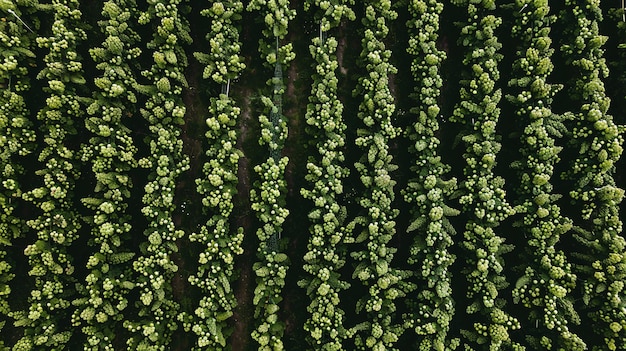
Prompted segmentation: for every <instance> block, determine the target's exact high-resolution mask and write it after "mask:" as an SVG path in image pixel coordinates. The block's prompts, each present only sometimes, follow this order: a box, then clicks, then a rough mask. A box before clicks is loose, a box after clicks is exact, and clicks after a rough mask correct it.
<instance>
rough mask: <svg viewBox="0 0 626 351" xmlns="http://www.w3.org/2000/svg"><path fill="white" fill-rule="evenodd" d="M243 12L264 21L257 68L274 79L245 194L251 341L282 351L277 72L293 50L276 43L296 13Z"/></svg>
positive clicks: (281, 6)
mask: <svg viewBox="0 0 626 351" xmlns="http://www.w3.org/2000/svg"><path fill="white" fill-rule="evenodd" d="M248 10H258V11H259V12H260V14H261V17H262V18H263V19H264V21H265V25H266V27H265V29H263V36H264V37H265V40H263V39H261V40H260V41H259V52H260V53H261V56H262V58H263V59H264V61H265V62H263V65H264V66H265V67H267V68H270V69H272V70H273V73H274V75H273V77H272V78H271V79H269V80H268V81H267V85H268V86H270V87H271V89H272V92H271V95H270V96H261V103H262V105H263V109H264V113H263V114H261V115H259V124H260V126H261V137H260V138H259V145H260V146H266V147H267V149H268V154H269V156H268V158H267V160H266V161H264V162H263V163H261V164H259V165H257V166H255V167H254V171H255V172H256V173H257V175H258V176H259V177H260V179H259V180H257V181H255V183H254V189H252V190H251V191H250V200H251V201H252V209H253V210H254V211H255V212H256V214H257V218H258V220H259V222H260V228H258V229H257V231H256V234H257V237H258V239H259V245H258V248H257V259H258V261H257V262H255V263H254V265H253V266H252V267H253V269H254V271H255V273H256V275H257V280H256V282H257V284H256V287H255V290H254V300H253V303H254V305H255V310H254V320H255V326H256V329H255V330H254V331H253V332H252V338H253V339H254V340H256V341H257V343H258V344H259V350H263V351H269V350H282V349H283V340H282V338H283V333H284V329H285V326H284V323H283V321H282V320H279V319H278V310H279V303H280V302H281V301H282V300H283V294H282V291H283V287H284V286H285V277H286V275H287V268H288V264H289V259H288V257H287V255H286V254H285V253H283V252H281V251H282V250H281V243H280V242H279V239H281V236H282V233H283V223H284V222H285V219H286V218H287V216H288V215H289V210H288V209H287V208H286V200H285V196H286V193H287V182H286V180H285V169H286V167H287V163H288V162H289V158H288V157H282V156H281V154H282V150H283V147H284V145H285V140H286V139H287V120H286V119H285V116H284V115H283V111H282V100H283V94H284V92H285V86H284V84H283V74H284V73H283V72H284V67H285V66H287V65H288V64H289V62H291V61H292V60H293V59H294V58H295V54H294V52H293V45H292V44H291V43H287V44H284V45H283V44H282V42H283V41H284V40H285V38H286V37H287V34H288V27H289V21H290V20H293V19H294V18H295V16H296V11H295V10H294V9H292V8H290V6H289V2H288V1H286V0H276V1H274V0H253V1H251V2H250V3H249V4H248Z"/></svg>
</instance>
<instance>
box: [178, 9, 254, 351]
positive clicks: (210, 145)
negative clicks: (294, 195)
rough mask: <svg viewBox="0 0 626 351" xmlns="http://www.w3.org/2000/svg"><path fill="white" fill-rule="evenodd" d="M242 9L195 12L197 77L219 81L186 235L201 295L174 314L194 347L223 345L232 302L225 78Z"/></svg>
mask: <svg viewBox="0 0 626 351" xmlns="http://www.w3.org/2000/svg"><path fill="white" fill-rule="evenodd" d="M209 5H210V6H209ZM242 12H243V4H242V2H241V1H236V0H233V1H223V2H214V3H212V4H209V3H207V4H206V5H204V6H203V10H202V11H201V15H202V16H204V17H206V18H207V20H209V23H210V26H209V30H208V31H207V34H206V36H205V39H206V40H207V41H208V43H209V45H208V47H209V48H210V50H209V52H208V53H201V52H195V53H194V56H195V58H196V59H198V61H199V62H200V63H202V64H203V65H204V70H203V74H202V77H203V78H204V79H206V80H210V81H212V82H213V83H215V84H218V85H219V86H220V87H221V93H220V94H219V95H218V96H211V97H210V98H209V102H210V106H209V109H208V114H207V116H206V119H205V122H206V131H205V133H204V136H205V137H206V143H204V144H203V145H205V147H206V151H205V153H204V154H205V156H206V161H205V162H204V164H203V167H202V172H203V174H204V176H203V178H200V179H196V186H197V188H196V190H197V192H198V194H200V195H202V196H203V198H202V208H203V211H202V212H203V214H204V215H205V216H206V220H205V221H204V224H202V225H201V226H200V228H199V229H200V230H199V231H197V232H194V233H192V234H190V235H189V239H190V240H191V241H192V242H198V243H200V244H201V247H202V250H201V252H200V254H199V256H198V257H197V260H198V267H197V270H196V272H194V273H193V274H192V275H191V276H190V277H189V283H191V285H193V286H196V287H198V288H199V289H200V295H201V298H200V301H198V303H197V304H195V306H194V311H193V315H185V314H181V315H180V318H181V319H182V320H183V326H184V327H185V329H186V330H187V331H188V330H191V331H192V332H193V333H194V334H195V335H196V337H197V339H196V342H195V345H194V349H197V350H204V349H206V348H210V349H213V350H221V349H223V348H224V347H226V344H227V342H226V340H227V338H228V336H229V335H230V331H231V329H232V328H231V327H230V325H229V320H230V317H231V316H232V315H233V309H234V308H235V306H236V304H237V301H236V299H235V293H234V291H233V287H232V284H233V282H234V281H235V279H236V276H235V272H234V264H235V258H236V257H237V256H238V255H241V254H242V253H243V248H242V242H243V229H242V228H237V229H235V230H234V229H231V225H230V224H231V220H232V215H233V208H234V204H233V201H234V199H235V196H236V193H237V183H238V180H239V179H238V177H237V171H238V168H239V166H238V165H239V158H240V157H241V156H242V152H241V150H239V149H238V148H237V145H236V144H237V129H236V126H237V121H238V120H239V116H240V114H241V109H240V107H239V106H238V105H237V102H236V101H235V100H233V99H232V98H231V96H230V91H229V90H230V84H231V80H233V79H235V78H237V77H238V76H239V74H240V73H241V71H243V70H244V69H245V67H246V66H245V64H244V63H243V58H242V57H241V42H240V39H239V30H238V26H239V25H240V21H241V13H242Z"/></svg>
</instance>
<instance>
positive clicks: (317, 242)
mask: <svg viewBox="0 0 626 351" xmlns="http://www.w3.org/2000/svg"><path fill="white" fill-rule="evenodd" d="M352 5H354V1H349V0H335V1H331V2H329V1H318V0H310V1H307V2H306V5H305V6H306V9H307V10H308V11H310V12H311V13H313V15H314V17H315V21H316V24H317V23H319V36H315V37H314V38H313V39H312V40H311V45H309V51H310V53H311V56H312V57H313V59H314V65H313V67H314V74H313V83H312V85H311V94H310V95H309V104H308V105H307V110H306V116H305V117H306V123H307V129H306V131H307V137H308V138H309V141H308V143H309V145H310V147H311V149H312V150H313V152H311V154H312V155H310V156H309V157H308V159H307V166H306V169H307V174H306V176H305V179H306V181H307V186H306V187H304V188H302V189H301V191H300V192H301V194H302V196H303V197H304V198H305V199H306V200H308V201H310V202H312V204H313V209H312V210H311V211H310V212H309V214H308V219H309V221H310V226H309V238H308V243H307V251H306V253H305V255H304V270H305V271H306V273H307V276H306V277H305V278H304V279H302V280H300V281H299V282H298V284H299V285H300V286H301V287H302V288H304V289H306V294H307V296H308V297H309V300H310V302H309V305H308V306H307V311H308V318H307V319H306V322H305V324H304V329H305V330H306V332H307V340H308V342H309V345H311V346H312V347H313V348H315V349H321V350H342V349H343V348H344V340H345V339H346V337H347V329H346V325H345V312H344V311H343V309H342V308H341V307H340V302H341V298H340V294H341V293H342V292H343V291H345V290H346V288H347V287H348V286H349V284H348V282H347V281H346V279H345V278H342V276H341V272H340V270H341V269H342V267H343V266H344V264H345V260H346V257H345V256H346V252H345V251H346V249H345V241H346V236H347V235H348V234H349V233H348V232H347V230H346V227H345V220H346V214H347V213H346V208H345V205H344V204H342V203H341V198H342V194H343V192H344V179H345V178H346V177H347V176H348V174H349V169H348V167H347V166H346V164H345V156H344V152H343V149H344V147H345V145H346V136H345V131H346V128H347V126H346V124H345V121H344V116H343V115H344V104H343V103H342V102H341V100H339V97H338V93H337V90H338V84H339V83H338V81H339V80H338V78H337V74H336V71H337V69H338V68H339V63H338V62H337V54H336V52H337V39H336V37H335V36H334V35H333V34H334V33H335V32H336V31H337V27H338V26H339V25H340V24H341V21H342V20H343V19H346V20H354V19H355V13H354V11H353V9H352Z"/></svg>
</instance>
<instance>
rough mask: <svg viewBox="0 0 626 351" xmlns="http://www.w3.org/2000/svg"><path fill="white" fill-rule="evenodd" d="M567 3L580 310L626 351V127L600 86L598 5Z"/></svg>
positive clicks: (609, 342) (565, 52)
mask: <svg viewBox="0 0 626 351" xmlns="http://www.w3.org/2000/svg"><path fill="white" fill-rule="evenodd" d="M565 4H566V8H565V9H563V10H562V12H561V13H560V17H562V18H563V20H564V21H565V23H568V24H569V25H568V26H567V28H566V30H565V31H564V34H565V36H564V42H563V44H562V45H561V47H560V50H561V53H562V56H563V58H564V59H565V62H566V65H567V67H568V69H570V70H571V72H572V74H571V80H570V82H568V83H569V89H568V90H567V93H568V95H569V97H570V100H571V106H572V110H571V111H570V114H569V117H570V121H568V122H569V125H568V134H567V136H568V139H569V140H570V145H569V146H570V148H572V149H574V150H578V151H579V152H578V155H576V156H575V159H574V161H573V162H572V163H571V165H570V167H569V168H568V170H567V171H566V172H564V173H563V174H562V178H564V179H566V180H569V181H571V182H572V185H571V190H570V192H569V196H570V198H571V200H572V201H573V203H574V204H575V205H576V206H577V208H578V209H580V213H581V216H580V221H574V225H575V226H576V227H578V228H579V229H578V230H577V231H578V233H577V235H576V236H575V237H576V238H577V239H578V242H579V243H580V249H579V251H578V252H577V257H579V258H580V264H577V265H576V267H575V270H576V273H577V276H578V277H579V279H580V280H581V281H583V282H584V283H583V286H582V300H583V301H584V304H583V305H582V306H580V310H579V311H580V312H581V313H584V314H586V316H587V317H588V318H589V319H590V320H591V325H592V326H593V327H592V330H593V332H594V335H596V336H597V337H598V338H599V339H600V340H603V341H604V345H603V349H608V350H619V349H623V348H626V329H625V328H624V326H625V325H626V299H625V294H626V290H625V288H624V284H623V282H624V279H626V255H624V250H625V249H626V240H625V239H624V236H623V235H622V221H621V220H620V217H619V203H620V202H621V201H622V199H623V197H624V190H623V189H620V188H618V187H617V186H616V184H615V179H614V174H615V171H616V169H615V163H616V162H617V161H618V160H619V158H620V156H621V154H622V151H623V146H622V145H623V144H624V137H623V130H622V129H620V127H619V126H618V125H617V124H616V123H615V122H614V121H613V117H612V116H611V115H609V114H608V108H609V103H610V99H609V97H608V96H607V95H606V91H605V87H604V82H603V79H604V78H606V77H607V76H608V67H607V64H606V60H605V58H604V51H605V50H604V48H603V45H604V44H605V43H606V41H607V37H605V36H601V35H600V34H599V28H598V27H599V24H600V22H601V21H602V19H603V15H602V10H601V8H600V3H599V2H598V1H591V2H581V1H571V0H568V1H566V2H565ZM594 349H600V347H599V346H596V347H595V348H594Z"/></svg>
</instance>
